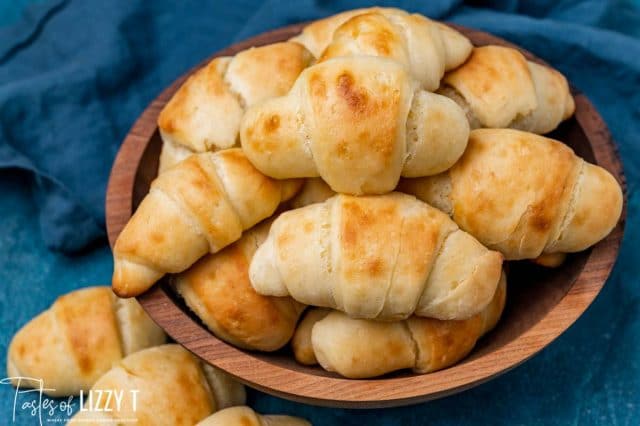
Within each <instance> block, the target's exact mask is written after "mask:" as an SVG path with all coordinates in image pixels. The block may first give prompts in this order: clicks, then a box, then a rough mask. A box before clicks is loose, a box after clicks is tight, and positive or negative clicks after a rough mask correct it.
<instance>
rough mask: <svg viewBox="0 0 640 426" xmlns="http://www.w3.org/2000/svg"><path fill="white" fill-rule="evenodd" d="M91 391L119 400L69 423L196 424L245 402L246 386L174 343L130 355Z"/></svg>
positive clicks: (96, 405)
mask: <svg viewBox="0 0 640 426" xmlns="http://www.w3.org/2000/svg"><path fill="white" fill-rule="evenodd" d="M92 389H94V390H100V391H102V392H104V393H106V392H109V391H110V392H111V393H112V394H117V395H120V397H119V402H116V398H99V399H98V398H96V400H94V401H92V402H93V406H88V407H87V406H85V410H83V411H78V412H77V413H76V415H75V416H74V417H73V418H72V419H71V420H70V423H69V424H72V425H87V426H89V425H95V424H100V423H102V424H106V423H109V424H127V423H135V424H139V425H157V426H163V425H166V426H192V425H194V424H196V423H197V422H199V421H200V420H202V419H204V418H206V417H207V416H209V415H210V414H211V413H213V412H214V411H216V410H220V409H223V408H226V407H231V406H235V405H243V404H244V403H245V390H244V386H242V384H240V383H238V382H236V381H235V380H233V379H232V378H231V377H230V376H228V375H227V374H226V373H223V372H222V371H221V370H218V369H216V368H214V367H212V366H210V365H208V364H204V363H202V362H201V361H200V360H199V359H198V358H196V357H195V356H193V355H192V354H191V353H190V352H188V351H187V350H186V349H184V348H183V347H182V346H180V345H175V344H172V345H162V346H156V347H154V348H149V349H145V350H143V351H140V352H136V353H135V354H133V355H129V356H128V357H126V358H125V359H123V360H122V361H120V362H118V363H116V364H115V365H114V366H113V368H112V369H111V370H109V371H108V372H107V373H105V374H104V375H103V376H102V377H100V379H98V381H97V382H96V383H95V385H94V386H93V388H92ZM134 393H135V397H134V396H132V394H134ZM116 404H118V406H116Z"/></svg>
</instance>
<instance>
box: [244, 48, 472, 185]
mask: <svg viewBox="0 0 640 426" xmlns="http://www.w3.org/2000/svg"><path fill="white" fill-rule="evenodd" d="M468 134H469V125H468V122H467V120H466V119H465V116H464V112H463V111H462V109H461V108H460V107H459V106H458V105H457V104H456V103H455V102H453V101H452V100H451V99H449V98H447V97H445V96H440V95H436V94H433V93H430V92H427V91H424V90H421V89H419V88H418V86H417V82H416V80H415V79H413V78H412V77H411V76H410V74H409V73H408V72H407V70H406V68H405V67H403V66H402V65H401V64H399V63H398V62H396V61H393V60H391V59H386V58H379V57H373V56H363V57H341V58H335V59H331V60H328V61H326V62H322V63H319V64H316V65H313V66H311V67H309V68H307V69H306V70H305V71H303V72H302V74H300V77H299V78H298V80H297V81H296V83H295V84H294V86H293V88H292V89H291V91H290V92H289V94H287V95H286V96H284V97H280V98H274V99H270V100H267V101H265V102H263V103H261V104H259V105H256V106H254V107H252V108H249V110H248V111H247V112H246V114H245V116H244V118H243V121H242V125H241V130H240V139H241V143H242V148H243V149H244V151H245V154H246V155H247V158H249V160H250V161H251V162H252V163H253V165H254V166H255V167H256V168H257V169H258V170H260V171H261V172H262V173H264V174H266V175H267V176H271V177H273V178H276V179H286V178H294V177H318V176H320V177H322V179H323V180H325V181H326V182H327V183H328V184H329V186H330V187H331V188H332V189H333V190H334V191H336V192H342V193H348V194H356V195H357V194H382V193H386V192H389V191H392V190H393V189H394V188H395V187H396V185H397V183H398V180H399V178H400V175H402V176H405V177H418V176H427V175H432V174H436V173H439V172H442V171H444V170H446V169H448V168H449V167H451V166H452V165H453V164H454V163H455V162H456V160H457V159H458V158H459V157H460V156H461V155H462V153H463V152H464V149H465V147H466V145H467V138H468Z"/></svg>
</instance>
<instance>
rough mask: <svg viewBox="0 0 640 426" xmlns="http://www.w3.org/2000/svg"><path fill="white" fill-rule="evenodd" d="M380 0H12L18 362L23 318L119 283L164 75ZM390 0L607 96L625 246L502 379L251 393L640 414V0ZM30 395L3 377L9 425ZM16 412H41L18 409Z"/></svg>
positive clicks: (1, 243)
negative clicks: (144, 141)
mask: <svg viewBox="0 0 640 426" xmlns="http://www.w3.org/2000/svg"><path fill="white" fill-rule="evenodd" d="M368 4H370V3H367V2H360V1H336V2H331V1H321V0H318V1H311V0H301V1H297V2H286V1H276V0H270V1H254V0H235V1H233V2H221V1H209V2H205V1H183V2H173V1H168V0H155V1H149V2H134V1H130V0H113V1H108V2H105V1H62V0H38V1H33V0H4V1H3V0H0V363H1V364H3V365H4V363H5V353H6V348H7V345H8V343H9V340H10V338H11V336H12V335H13V333H15V331H17V330H18V328H19V327H20V326H22V325H23V324H24V323H25V322H27V321H28V320H29V319H30V318H31V317H33V316H34V315H35V314H37V313H38V312H40V311H42V310H43V309H45V308H47V307H48V306H49V305H50V304H51V303H52V302H53V300H54V299H55V298H56V297H57V296H58V295H60V294H63V293H65V292H68V291H70V290H72V289H75V288H79V287H83V286H87V285H94V284H107V283H109V279H110V276H111V268H112V265H111V256H110V251H109V248H108V246H107V242H106V239H105V237H104V194H105V185H106V180H107V177H108V172H109V169H110V166H111V163H112V160H113V157H114V156H115V153H116V152H117V148H118V146H119V144H120V141H121V140H122V138H123V136H124V135H125V134H126V132H127V130H128V128H129V127H130V126H131V124H132V123H133V121H134V119H135V118H136V117H137V116H138V115H139V114H140V112H141V111H142V110H143V109H144V107H145V106H146V105H147V103H148V102H150V101H151V100H152V99H153V98H154V97H155V96H156V95H157V94H158V93H159V92H160V90H161V89H163V88H164V87H165V86H166V85H168V84H169V83H170V82H171V81H172V80H173V79H174V78H176V77H177V76H178V75H180V74H182V73H183V72H184V71H185V70H187V69H189V68H190V67H192V66H193V65H195V64H196V63H198V62H200V61H201V60H202V59H203V58H205V57H207V56H209V55H210V54H211V53H212V52H214V51H216V50H218V49H221V48H223V47H225V46H227V45H228V44H230V43H232V42H233V41H237V40H241V39H243V38H246V37H248V36H250V35H254V34H257V33H259V32H262V31H264V30H267V29H272V28H275V27H278V26H281V25H285V24H290V23H294V22H299V21H302V20H309V19H313V18H319V17H321V16H324V15H327V14H329V13H335V12H337V11H340V10H344V9H348V8H353V7H359V6H364V5H368ZM379 4H384V5H396V6H399V7H402V8H405V9H407V10H410V11H418V12H422V13H424V14H426V15H428V16H431V17H433V18H436V19H444V20H450V21H453V22H457V23H460V24H463V25H467V26H470V27H475V28H479V29H484V30H487V31H491V32H493V33H495V34H497V35H499V36H502V37H504V38H506V39H508V40H511V41H513V42H516V43H518V44H520V45H522V46H524V47H525V48H527V49H529V50H530V51H532V52H534V53H535V54H536V55H538V56H540V57H542V58H544V59H545V60H547V61H548V62H550V63H552V64H553V65H555V66H556V67H558V68H559V69H560V70H561V71H562V72H563V73H565V75H567V76H568V78H569V79H570V80H571V81H572V83H573V84H574V85H576V86H577V87H578V88H579V89H581V90H582V91H583V92H585V93H586V94H587V95H588V96H589V98H590V99H591V100H592V101H593V102H594V104H595V105H596V106H597V108H598V109H599V110H600V112H601V113H602V115H603V116H604V118H605V120H606V121H607V123H608V124H609V126H610V129H611V131H612V134H613V136H614V138H615V140H616V141H617V143H618V145H619V149H620V154H621V157H622V159H623V163H624V167H625V173H626V176H627V185H628V211H627V217H628V219H627V225H626V232H625V238H624V241H623V245H622V250H621V254H620V257H619V259H618V262H617V265H616V267H615V269H614V272H613V274H612V276H611V277H610V279H609V281H608V283H607V285H606V286H605V288H604V290H603V291H602V293H601V295H600V296H599V297H598V298H597V300H596V301H595V303H594V304H593V305H592V306H591V307H590V308H589V309H588V311H587V312H586V313H585V314H584V315H583V316H582V317H581V318H580V319H579V320H578V321H577V322H576V323H575V325H574V326H572V327H571V328H570V329H569V331H567V332H566V333H565V334H564V335H563V336H561V337H560V338H559V339H558V340H557V341H555V342H554V343H553V344H551V345H550V346H549V347H548V348H547V349H545V350H544V351H542V353H541V354H539V355H538V356H536V357H535V358H533V359H532V360H530V361H528V362H527V363H525V364H524V365H522V366H520V367H518V368H516V369H515V370H513V371H511V372H509V373H507V374H505V375H503V376H501V377H500V378H498V379H496V380H493V381H491V382H490V383H487V384H485V385H482V386H479V387H477V388H475V389H472V390H469V391H467V392H464V393H462V394H459V395H455V396H452V397H449V398H446V399H442V400H438V401H434V402H429V403H425V404H421V405H417V406H412V407H406V408H398V409H387V410H364V411H353V410H340V409H325V408H317V407H311V406H306V405H302V404H296V403H291V402H288V401H284V400H280V399H277V398H273V397H270V396H267V395H264V394H261V393H259V392H253V391H252V392H251V393H250V403H251V404H252V405H253V406H254V407H256V409H258V410H260V411H263V412H284V413H291V414H296V415H300V416H304V417H306V418H308V419H310V420H312V421H313V422H314V424H315V425H357V424H358V425H359V424H362V423H364V424H382V425H392V424H398V425H427V424H428V425H459V424H495V425H499V424H505V425H519V424H523V425H537V424H541V425H553V424H559V425H566V424H607V425H629V424H634V425H635V424H638V423H639V420H638V416H639V414H640V413H639V407H638V404H639V403H640V365H639V361H640V355H639V354H640V309H639V308H640V305H639V303H638V302H639V300H640V287H639V285H638V284H639V281H640V280H639V278H638V277H639V276H640V257H639V255H638V248H639V247H638V242H639V241H640V219H639V217H638V209H639V203H640V198H639V195H638V182H639V179H638V177H639V172H640V170H639V168H640V142H639V139H640V41H639V40H638V38H639V37H640V2H639V1H635V0H634V1H630V0H627V1H572V0H564V1H551V0H533V1H526V2H524V1H522V2H519V1H516V0H513V1H510V0H503V1H500V0H495V1H473V2H469V4H466V5H465V4H463V3H462V2H461V1H453V0H439V1H438V0H432V1H429V2H427V1H424V2H417V1H416V2H411V1H396V2H386V1H385V2H379ZM0 376H2V374H0ZM19 401H23V399H19ZM12 406H13V390H12V389H11V388H10V387H9V386H6V385H3V386H0V424H10V423H11V413H12ZM76 406H77V402H76ZM16 423H17V424H25V425H26V424H36V418H34V417H31V416H30V415H29V414H28V413H26V412H24V411H21V410H18V412H17V420H16Z"/></svg>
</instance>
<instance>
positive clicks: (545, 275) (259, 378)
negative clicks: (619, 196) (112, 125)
mask: <svg viewBox="0 0 640 426" xmlns="http://www.w3.org/2000/svg"><path fill="white" fill-rule="evenodd" d="M300 28H301V25H296V26H291V27H286V28H283V29H280V30H276V31H275V32H272V33H266V34H263V35H260V36H257V37H255V38H253V39H250V40H247V41H245V42H242V43H239V44H237V45H234V46H232V47H230V48H229V49H226V50H225V51H224V52H220V54H224V55H229V54H234V53H236V52H237V51H239V50H242V49H244V48H247V47H249V46H252V45H255V46H258V45H261V44H266V43H271V42H276V41H282V40H286V39H287V38H289V37H290V36H292V35H293V34H296V33H297V32H298V31H299V30H300ZM456 28H457V29H459V30H460V31H462V32H463V33H464V34H465V35H467V37H469V38H470V39H471V40H472V42H473V43H474V44H475V45H485V44H501V45H509V46H512V47H513V45H511V44H509V43H508V42H506V41H504V40H501V39H499V38H496V37H493V36H491V35H489V34H486V33H482V32H478V31H474V30H469V29H466V28H462V27H456ZM523 53H525V55H526V56H527V57H528V58H529V59H531V60H536V61H538V62H542V61H540V60H539V59H537V58H535V57H533V56H532V55H531V54H529V53H528V52H526V51H523ZM184 78H185V76H183V77H181V79H179V80H178V81H177V82H176V83H174V84H173V85H172V86H171V87H170V88H169V89H167V90H166V91H165V92H164V93H163V94H162V95H160V96H159V98H158V99H156V101H154V103H152V105H151V106H150V107H149V108H148V109H147V110H146V111H145V112H144V113H143V115H142V116H141V118H140V119H139V120H138V122H137V123H136V124H135V125H134V127H133V129H132V130H131V132H130V134H129V135H128V137H127V139H126V140H125V142H124V144H123V146H122V148H121V151H120V153H119V154H118V158H117V159H116V163H115V165H114V169H113V171H112V176H111V179H110V182H109V189H108V194H107V227H108V231H109V237H110V241H111V243H112V244H113V242H114V241H115V238H116V236H117V234H118V233H119V232H120V230H121V229H122V227H123V226H124V223H126V221H127V220H128V218H129V217H130V215H131V214H132V212H133V211H135V208H136V207H137V205H138V204H139V203H140V201H141V200H142V198H143V197H144V196H145V194H147V192H148V190H149V185H150V183H151V181H152V180H153V179H154V178H155V176H156V175H157V168H158V159H159V154H160V149H161V146H162V141H161V138H160V135H159V133H158V130H157V126H156V125H155V121H156V119H157V115H158V113H159V110H160V109H161V107H162V106H163V105H164V104H165V103H166V101H167V100H168V99H169V97H170V96H171V94H172V93H173V92H174V91H175V90H177V87H178V86H179V83H180V82H181V81H183V79H184ZM574 95H575V96H576V105H577V110H576V116H575V117H573V118H571V119H570V120H568V121H566V122H564V123H563V124H562V125H561V126H560V127H559V128H558V129H557V130H555V131H554V132H553V133H552V134H551V135H550V136H551V137H553V138H555V139H558V140H561V141H563V142H565V143H566V144H567V145H569V146H570V147H571V148H573V150H574V151H575V152H576V154H578V155H579V156H581V157H583V158H585V159H586V160H587V161H589V162H592V163H598V164H600V165H602V166H603V167H605V168H607V169H608V170H609V171H611V172H612V173H613V174H614V176H616V177H617V178H618V180H619V181H620V182H624V178H623V175H622V167H621V164H620V161H619V158H618V157H617V154H616V151H615V148H614V145H613V144H612V141H611V140H610V137H609V135H608V132H607V129H606V126H605V125H604V123H603V122H602V120H601V118H600V117H599V115H598V114H597V112H596V111H595V109H594V108H593V106H592V105H591V104H590V103H589V102H588V100H587V99H586V98H585V97H584V96H583V95H580V94H579V93H577V92H575V91H574ZM123 188H126V189H125V190H124V192H125V193H124V194H123ZM127 191H128V192H127ZM623 217H624V213H623ZM622 227H623V221H621V222H620V224H619V225H618V227H617V228H616V229H615V230H614V231H613V232H612V234H611V235H610V236H609V237H607V238H606V239H605V240H604V241H602V242H600V243H599V244H598V245H596V246H595V247H593V248H592V249H590V250H587V251H585V252H581V253H577V254H573V255H570V256H568V258H567V260H566V262H565V263H564V264H563V265H562V266H561V267H559V268H553V269H549V268H543V267H540V266H536V265H534V264H532V263H530V262H509V263H508V269H507V273H508V296H507V305H506V307H505V311H504V314H503V316H502V319H501V321H500V322H499V324H498V326H497V327H496V328H495V329H494V330H493V331H492V332H491V333H489V334H488V335H486V336H485V337H484V338H482V339H481V340H480V341H479V342H478V344H477V345H476V347H475V349H474V350H473V352H472V353H471V354H470V355H469V356H468V357H467V358H465V359H464V360H463V361H462V362H460V363H458V364H457V365H455V366H453V367H450V368H448V369H445V370H442V371H439V372H435V373H431V374H427V375H415V374H412V373H411V372H408V371H402V372H396V373H392V374H389V375H386V376H383V377H380V378H376V379H372V380H347V379H342V378H340V377H339V376H337V375H335V374H333V373H328V372H326V371H324V370H323V369H321V368H319V367H305V366H301V365H299V364H297V363H296V362H295V361H294V360H293V358H292V357H291V354H290V350H289V349H288V347H286V348H284V349H282V350H280V351H277V352H275V353H268V354H267V353H258V352H250V351H242V350H239V349H237V348H234V347H233V346H231V345H228V344H226V343H225V342H223V341H221V340H219V339H217V338H216V337H215V336H214V335H213V334H212V333H210V332H209V331H208V330H207V328H206V326H204V325H203V324H202V322H201V321H200V320H199V319H198V318H197V317H196V316H195V315H194V314H193V313H192V312H191V311H190V310H189V308H188V307H186V305H185V304H184V302H183V301H182V300H181V298H180V297H179V296H177V295H176V294H175V292H174V291H173V290H172V288H171V286H170V284H169V281H170V277H165V279H163V280H162V281H161V282H160V283H159V285H157V286H155V287H154V288H152V289H151V290H150V291H149V292H147V293H145V294H144V295H142V296H141V297H140V301H141V303H142V305H143V306H144V308H145V309H146V310H147V312H149V314H150V315H151V317H152V318H153V319H154V320H155V321H156V322H158V323H159V324H160V325H161V326H162V327H163V328H164V329H165V330H166V331H167V332H168V334H169V335H170V336H172V337H173V338H174V339H175V340H176V341H178V342H179V343H181V344H183V345H184V346H186V347H187V348H188V349H190V350H192V351H193V352H194V353H196V354H197V355H199V356H200V357H202V358H203V359H205V360H207V361H209V362H211V363H212V364H214V365H217V366H218V367H221V368H223V369H225V370H227V371H228V372H229V373H231V374H232V375H234V376H236V377H237V378H238V379H240V380H241V381H244V382H245V383H247V384H249V385H251V386H254V387H257V388H259V389H261V390H263V391H266V392H269V393H272V394H275V395H278V396H282V397H285V398H290V399H294V400H298V401H302V402H310V403H314V404H320V405H329V406H346V407H359V408H362V407H381V406H395V405H403V404H409V403H414V402H419V401H423V400H427V399H433V398H437V397H440V396H444V395H448V394H451V393H455V392H458V391H460V390H462V389H465V388H468V387H470V386H473V385H476V384H478V383H481V382H483V381H485V380H488V379H490V378H491V377H494V376H495V375H497V374H500V373H502V372H504V371H507V370H509V369H510V368H513V367H514V366H516V365H518V364H519V363H520V362H522V361H524V360H526V359H527V358H529V357H530V356H532V355H534V354H535V353H536V352H538V351H539V350H541V349H542V348H543V347H544V346H546V345H547V344H548V343H550V342H551V341H552V340H553V339H554V338H556V337H557V336H558V335H560V334H561V333H562V332H563V331H564V330H565V329H566V328H567V327H568V326H569V325H571V324H572V323H573V322H574V321H575V320H576V319H577V318H578V317H579V316H580V315H581V314H582V312H583V311H584V310H585V309H586V308H587V307H588V305H589V304H590V303H591V301H592V300H593V299H594V298H595V297H596V295H597V294H598V292H599V291H600V289H601V287H602V285H603V284H604V281H605V280H606V277H607V276H608V274H609V272H610V270H611V267H612V266H613V262H614V260H615V257H616V255H617V250H618V246H619V243H620V240H621V237H622Z"/></svg>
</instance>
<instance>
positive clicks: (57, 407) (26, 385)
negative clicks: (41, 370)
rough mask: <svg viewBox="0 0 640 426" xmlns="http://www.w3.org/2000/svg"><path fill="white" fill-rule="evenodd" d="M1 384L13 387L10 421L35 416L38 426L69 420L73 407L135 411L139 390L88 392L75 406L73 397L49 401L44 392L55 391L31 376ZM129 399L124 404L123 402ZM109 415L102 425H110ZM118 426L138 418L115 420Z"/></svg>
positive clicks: (92, 409)
mask: <svg viewBox="0 0 640 426" xmlns="http://www.w3.org/2000/svg"><path fill="white" fill-rule="evenodd" d="M0 384H1V385H11V384H13V385H14V386H15V392H14V394H13V413H12V417H11V418H12V421H13V422H14V423H15V421H16V414H17V413H24V414H23V415H27V416H29V417H31V418H34V417H37V418H38V422H39V424H40V426H42V425H43V424H44V423H62V422H66V421H68V420H69V419H71V416H72V415H73V413H74V411H76V408H78V409H79V412H81V413H82V412H85V411H93V412H104V413H105V414H107V413H109V412H111V413H113V412H119V411H121V410H122V408H123V407H124V406H125V404H126V407H127V411H131V412H134V413H135V412H136V411H137V408H138V393H139V392H140V391H139V390H137V389H136V390H133V389H131V390H127V391H125V390H122V389H104V390H102V389H91V390H90V391H88V392H83V391H80V396H79V398H78V404H76V401H75V400H74V397H73V396H69V397H67V398H66V399H51V398H48V397H46V396H44V393H45V392H47V391H49V392H52V391H55V389H50V388H45V385H44V380H42V379H36V378H33V377H6V378H4V379H0ZM126 398H129V399H128V400H127V401H126V402H125V399H126ZM108 418H109V416H105V420H103V421H102V422H109V420H106V419H108ZM113 421H114V422H118V423H123V422H127V423H133V422H136V421H137V419H122V418H119V419H117V420H116V419H114V420H113Z"/></svg>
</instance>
